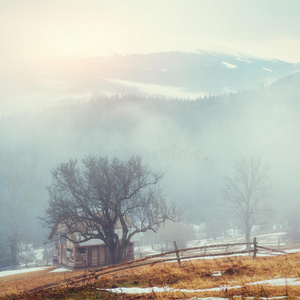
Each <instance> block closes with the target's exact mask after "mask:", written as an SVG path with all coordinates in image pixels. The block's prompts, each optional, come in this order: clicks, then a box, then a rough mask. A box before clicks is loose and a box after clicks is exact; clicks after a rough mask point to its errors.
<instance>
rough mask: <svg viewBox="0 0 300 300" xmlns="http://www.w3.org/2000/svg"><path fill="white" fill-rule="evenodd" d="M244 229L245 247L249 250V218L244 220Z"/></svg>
mask: <svg viewBox="0 0 300 300" xmlns="http://www.w3.org/2000/svg"><path fill="white" fill-rule="evenodd" d="M245 231H246V243H248V244H247V247H246V249H247V250H250V244H249V243H250V231H251V226H250V224H249V220H246V228H245Z"/></svg>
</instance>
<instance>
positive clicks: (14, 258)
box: [10, 234, 18, 266]
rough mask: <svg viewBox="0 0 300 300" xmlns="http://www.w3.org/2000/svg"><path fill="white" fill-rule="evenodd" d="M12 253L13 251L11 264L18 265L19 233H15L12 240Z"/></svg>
mask: <svg viewBox="0 0 300 300" xmlns="http://www.w3.org/2000/svg"><path fill="white" fill-rule="evenodd" d="M10 253H11V265H12V266H16V265H17V264H18V257H17V255H18V238H17V234H13V236H12V237H11V240H10Z"/></svg>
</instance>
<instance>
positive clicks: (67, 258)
mask: <svg viewBox="0 0 300 300" xmlns="http://www.w3.org/2000/svg"><path fill="white" fill-rule="evenodd" d="M117 230H120V229H118V228H117V229H116V231H117ZM66 235H67V234H66V227H65V226H64V225H62V224H58V225H57V226H55V228H54V229H53V231H52V233H51V235H50V239H52V242H53V264H57V265H64V266H67V267H71V268H85V267H98V266H105V265H110V264H112V262H111V258H110V253H109V251H108V248H107V246H106V245H105V244H104V243H103V241H102V240H100V239H91V240H89V241H87V242H79V241H80V238H79V234H72V235H71V236H70V238H71V239H72V240H73V241H78V242H71V241H70V240H69V239H68V238H66ZM126 252H127V253H126V254H127V255H126V257H127V260H128V261H129V260H133V259H134V242H131V243H130V244H129V246H128V248H127V251H126Z"/></svg>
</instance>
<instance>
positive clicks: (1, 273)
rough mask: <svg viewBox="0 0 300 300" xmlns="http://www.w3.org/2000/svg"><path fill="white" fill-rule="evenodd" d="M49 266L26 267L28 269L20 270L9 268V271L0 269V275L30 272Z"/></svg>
mask: <svg viewBox="0 0 300 300" xmlns="http://www.w3.org/2000/svg"><path fill="white" fill-rule="evenodd" d="M47 268H50V267H35V268H28V269H21V270H10V271H1V272H0V277H4V276H10V275H16V274H22V273H30V272H35V271H43V270H45V269H47Z"/></svg>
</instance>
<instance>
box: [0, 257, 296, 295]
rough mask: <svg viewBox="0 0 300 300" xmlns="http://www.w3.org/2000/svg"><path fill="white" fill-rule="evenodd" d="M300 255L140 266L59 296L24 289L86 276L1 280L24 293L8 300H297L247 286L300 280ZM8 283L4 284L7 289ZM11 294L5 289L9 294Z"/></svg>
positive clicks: (292, 290)
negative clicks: (132, 290) (143, 290)
mask: <svg viewBox="0 0 300 300" xmlns="http://www.w3.org/2000/svg"><path fill="white" fill-rule="evenodd" d="M299 260H300V253H297V254H289V255H284V256H274V257H261V258H258V259H256V260H253V259H252V258H243V257H235V258H232V257H230V258H229V257H228V258H223V259H210V260H207V259H206V260H205V259H200V260H193V261H187V262H183V264H182V267H181V268H179V267H178V266H177V264H175V263H172V264H160V265H155V266H147V267H139V268H138V269H130V270H129V271H126V272H125V271H123V272H122V273H120V272H119V273H115V274H113V275H111V276H109V277H104V276H102V277H98V279H97V280H95V281H93V282H88V283H85V284H83V285H81V286H79V287H69V288H63V289H60V290H56V291H54V292H49V291H42V292H37V293H34V294H26V293H25V294H22V293H20V291H21V286H22V285H23V287H27V289H28V288H32V287H33V286H38V285H41V283H42V282H43V283H44V284H45V283H49V282H52V281H55V280H60V279H63V278H64V277H66V276H68V277H70V276H75V275H78V274H79V273H80V272H82V271H75V272H68V273H66V274H59V275H58V274H57V273H56V274H55V273H47V271H41V272H35V273H32V274H24V275H23V276H21V275H18V276H17V278H13V277H11V278H10V279H9V277H7V278H6V279H9V280H10V281H8V282H3V280H4V279H5V278H1V282H0V290H1V291H3V290H2V288H3V286H5V285H7V284H8V285H9V286H10V287H11V291H12V292H13V291H14V292H16V289H15V287H14V286H18V289H19V294H18V295H16V294H14V295H10V296H6V297H5V298H4V299H46V298H47V299H139V298H140V299H187V298H192V297H194V296H198V297H211V296H216V297H225V298H231V297H232V296H240V297H249V296H252V297H256V298H257V299H259V298H260V297H269V298H270V297H275V296H287V298H289V299H296V297H297V296H300V285H299V286H278V287H272V286H268V285H266V284H255V285H251V286H249V285H246V283H250V282H256V281H259V280H265V279H271V278H300V266H299ZM215 271H221V272H222V276H211V275H212V274H213V272H215ZM3 283H5V284H4V285H3ZM222 285H223V286H241V288H237V289H227V290H226V289H223V290H222V291H203V292H197V293H184V292H168V293H156V294H155V293H152V294H148V295H127V296H126V295H124V296H123V295H122V296H120V295H113V294H111V293H109V292H101V291H100V290H96V288H100V289H107V288H114V287H126V286H127V287H129V286H131V287H151V286H158V287H165V286H168V287H171V288H174V289H192V290H194V289H209V288H213V287H220V286H222ZM7 292H9V290H7V289H6V293H7Z"/></svg>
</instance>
